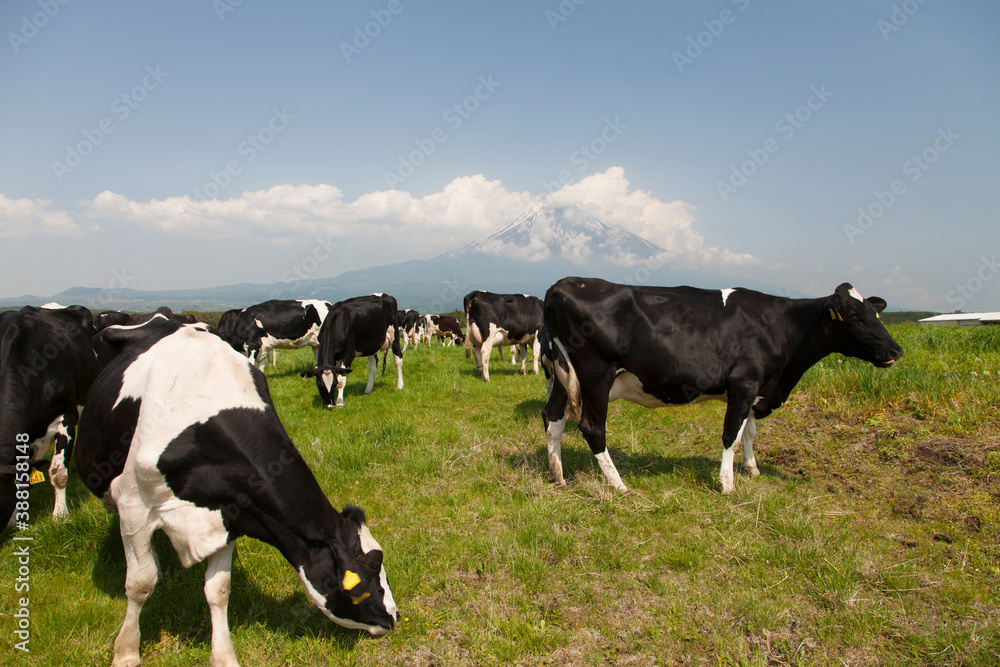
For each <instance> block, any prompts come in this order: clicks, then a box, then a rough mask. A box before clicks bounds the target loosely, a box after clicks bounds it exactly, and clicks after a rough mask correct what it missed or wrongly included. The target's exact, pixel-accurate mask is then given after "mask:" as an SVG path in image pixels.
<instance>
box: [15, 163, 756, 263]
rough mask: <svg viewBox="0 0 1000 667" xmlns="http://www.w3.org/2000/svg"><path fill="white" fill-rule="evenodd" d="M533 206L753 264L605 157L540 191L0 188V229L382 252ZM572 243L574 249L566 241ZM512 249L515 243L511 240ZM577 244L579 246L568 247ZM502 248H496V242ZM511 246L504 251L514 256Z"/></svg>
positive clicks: (673, 247)
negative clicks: (56, 198) (72, 199)
mask: <svg viewBox="0 0 1000 667" xmlns="http://www.w3.org/2000/svg"><path fill="white" fill-rule="evenodd" d="M539 206H546V207H564V208H566V209H571V210H574V211H576V212H577V213H578V214H579V216H581V217H592V218H597V219H599V220H603V221H605V222H608V223H611V224H614V225H619V226H621V227H623V228H625V229H626V230H628V231H631V232H633V233H635V234H638V235H639V236H642V237H643V238H646V239H648V240H649V241H651V242H652V243H654V244H656V245H659V246H661V247H663V248H664V249H665V250H666V251H667V257H665V258H663V259H669V260H670V261H671V262H672V263H676V264H677V265H679V266H687V267H690V268H699V267H705V266H709V265H711V266H714V267H717V266H718V264H719V263H720V262H722V263H725V264H728V265H731V266H741V265H748V264H757V263H758V260H757V259H756V258H755V257H753V256H751V255H748V254H744V253H735V252H732V251H730V250H727V249H720V248H715V247H709V246H708V245H707V244H706V243H705V241H704V238H703V237H702V236H701V234H699V233H698V232H697V231H695V219H694V211H695V207H694V206H692V205H691V204H688V203H686V202H683V201H669V202H667V201H661V200H659V199H657V198H656V197H654V196H653V195H652V193H650V192H645V191H642V190H638V189H634V188H632V187H631V186H630V184H629V182H628V180H627V179H626V177H625V170H624V169H623V168H622V167H611V168H609V169H608V170H607V171H605V172H603V173H597V174H593V175H591V176H588V177H586V178H584V179H583V180H581V181H579V182H578V183H574V184H570V185H566V186H564V187H563V188H561V189H559V190H557V191H555V192H552V193H550V194H544V195H533V194H531V193H528V192H516V191H511V190H508V189H507V188H506V187H504V185H503V184H502V183H501V182H500V181H499V180H493V181H491V180H487V179H486V178H485V177H484V176H483V175H481V174H477V175H473V176H462V177H458V178H455V179H454V180H453V181H451V182H450V183H448V184H447V185H446V186H445V187H444V188H443V189H442V190H441V191H440V192H435V193H432V194H428V195H425V196H422V197H414V196H413V195H412V194H410V193H408V192H404V191H400V190H384V191H376V192H370V193H367V194H364V195H361V196H359V197H358V198H357V199H355V200H354V201H345V198H344V192H343V191H342V190H341V189H340V188H337V187H336V186H333V185H327V184H318V185H275V186H273V187H271V188H268V189H266V190H258V191H253V192H251V191H246V192H243V193H242V194H240V195H239V196H236V197H232V198H230V199H224V200H220V199H213V200H202V201H197V200H195V199H193V198H191V197H190V196H187V195H185V196H178V197H168V198H165V199H153V200H150V201H148V202H139V201H132V200H130V199H129V198H127V197H126V196H124V195H121V194H117V193H115V192H111V191H107V190H106V191H104V192H101V193H100V194H98V195H97V196H96V197H94V198H93V199H91V200H83V201H81V202H79V205H78V208H77V210H75V211H60V210H56V209H53V207H52V204H51V202H49V201H45V200H31V199H17V200H11V199H7V198H5V197H3V196H2V195H0V210H2V211H3V212H4V213H5V215H4V216H3V220H4V222H3V223H2V227H0V236H5V237H25V236H28V235H36V234H45V235H50V236H51V235H56V236H77V237H78V236H81V235H85V234H86V231H84V230H87V231H94V230H98V229H103V228H107V227H108V225H115V226H117V227H119V228H121V227H126V226H133V227H135V228H136V229H137V230H138V231H140V232H142V233H146V234H151V235H152V234H155V235H161V234H162V235H167V236H171V237H176V238H191V239H203V240H208V239H233V240H239V239H244V240H247V241H254V242H258V243H260V242H263V243H272V244H277V245H285V244H294V243H297V242H303V241H308V240H309V239H312V238H315V237H316V236H324V237H333V238H338V237H339V238H345V239H346V238H362V239H373V240H378V243H379V245H380V247H381V248H382V252H383V256H389V257H393V258H397V259H407V258H420V257H429V256H432V255H434V254H437V253H441V252H445V251H447V250H450V249H452V248H454V247H456V246H460V245H463V244H467V243H470V242H472V241H475V240H476V239H478V238H481V237H483V236H485V235H486V234H488V233H490V232H491V231H493V230H495V229H496V228H498V227H501V226H503V225H505V224H508V223H510V222H511V221H512V220H515V219H517V218H518V217H520V216H522V215H524V214H525V212H527V211H530V210H531V209H533V208H536V207H539ZM569 250H573V249H569ZM511 251H512V253H516V252H520V250H518V249H511ZM576 251H578V249H576ZM501 252H502V250H501ZM513 257H514V255H513V254H512V258H513Z"/></svg>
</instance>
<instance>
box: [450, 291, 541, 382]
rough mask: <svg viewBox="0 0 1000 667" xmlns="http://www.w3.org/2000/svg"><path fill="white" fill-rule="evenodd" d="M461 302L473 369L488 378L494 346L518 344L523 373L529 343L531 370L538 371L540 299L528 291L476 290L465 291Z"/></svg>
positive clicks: (523, 371)
mask: <svg viewBox="0 0 1000 667" xmlns="http://www.w3.org/2000/svg"><path fill="white" fill-rule="evenodd" d="M464 302H465V309H466V310H465V315H466V318H468V322H469V337H468V340H469V345H470V346H471V347H472V353H473V355H474V356H475V358H476V368H477V369H478V370H479V371H480V372H481V373H482V377H483V379H484V380H487V381H488V380H489V379H490V355H491V354H492V351H493V346H494V345H516V346H518V349H519V351H520V358H521V373H522V374H524V373H525V372H526V370H525V363H526V361H527V357H528V354H527V348H528V345H531V350H532V357H533V360H532V361H533V363H532V370H533V371H534V372H535V373H536V374H537V373H538V354H539V343H538V330H539V329H541V328H542V300H541V299H539V298H538V297H537V296H528V295H527V294H493V293H492V292H482V291H475V292H470V293H469V294H467V295H466V297H465V299H464ZM511 361H514V359H511Z"/></svg>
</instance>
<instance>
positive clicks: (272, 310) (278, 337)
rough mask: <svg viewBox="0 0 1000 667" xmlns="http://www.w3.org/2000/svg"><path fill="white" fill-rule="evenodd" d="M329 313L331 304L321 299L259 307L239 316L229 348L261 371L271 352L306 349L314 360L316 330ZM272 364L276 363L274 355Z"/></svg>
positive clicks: (276, 302)
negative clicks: (247, 358) (231, 347)
mask: <svg viewBox="0 0 1000 667" xmlns="http://www.w3.org/2000/svg"><path fill="white" fill-rule="evenodd" d="M329 310H330V302H328V301H322V300H320V299H304V300H281V299H272V300H271V301H265V302H263V303H258V304H256V305H253V306H250V307H248V308H245V309H244V310H243V312H242V313H240V316H239V318H238V319H237V322H236V328H235V331H234V332H233V334H231V335H230V339H229V340H230V344H232V345H233V347H234V348H235V349H237V350H240V351H242V352H243V353H244V354H246V355H247V356H248V357H250V358H251V359H255V360H256V363H257V368H261V369H262V368H264V364H265V362H266V361H267V355H268V353H270V352H271V351H272V350H274V351H276V350H279V349H290V350H294V349H298V348H300V347H306V346H307V345H308V346H309V347H311V348H313V354H314V357H315V354H316V353H317V351H318V349H319V330H320V327H321V326H322V325H323V320H324V319H326V315H327V313H328V312H329ZM272 363H277V352H275V358H274V360H273V362H272Z"/></svg>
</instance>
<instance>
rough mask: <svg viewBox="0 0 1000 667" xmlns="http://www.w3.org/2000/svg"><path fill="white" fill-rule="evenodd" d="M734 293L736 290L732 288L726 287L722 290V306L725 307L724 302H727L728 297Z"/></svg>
mask: <svg viewBox="0 0 1000 667" xmlns="http://www.w3.org/2000/svg"><path fill="white" fill-rule="evenodd" d="M735 291H736V290H735V289H733V288H732V287H727V288H726V289H724V290H722V305H723V306H724V305H726V301H728V300H729V295H730V294H732V293H733V292H735Z"/></svg>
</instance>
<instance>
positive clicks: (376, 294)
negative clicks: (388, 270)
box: [372, 292, 385, 297]
mask: <svg viewBox="0 0 1000 667" xmlns="http://www.w3.org/2000/svg"><path fill="white" fill-rule="evenodd" d="M384 295H385V294H384V293H383V292H372V296H378V297H381V296H384Z"/></svg>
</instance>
